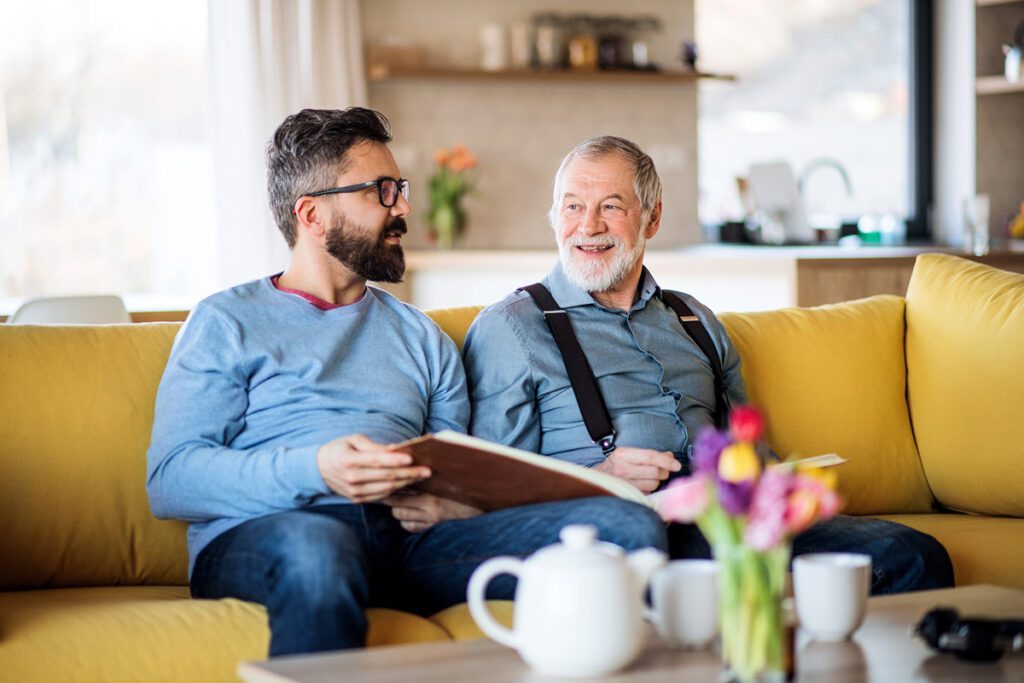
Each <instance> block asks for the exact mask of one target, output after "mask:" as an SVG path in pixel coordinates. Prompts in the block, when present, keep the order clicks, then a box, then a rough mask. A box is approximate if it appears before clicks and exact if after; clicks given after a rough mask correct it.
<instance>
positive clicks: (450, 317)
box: [425, 306, 484, 351]
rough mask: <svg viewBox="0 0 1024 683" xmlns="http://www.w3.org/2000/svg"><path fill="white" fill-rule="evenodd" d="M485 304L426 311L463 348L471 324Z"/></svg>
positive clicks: (460, 348)
mask: <svg viewBox="0 0 1024 683" xmlns="http://www.w3.org/2000/svg"><path fill="white" fill-rule="evenodd" d="M483 308H484V307H483V306H462V307H460V308H435V309H433V310H430V311H425V313H426V314H427V315H429V316H430V317H431V318H432V319H433V321H434V322H435V323H437V326H438V327H440V328H441V329H442V330H444V333H445V334H447V335H448V336H449V337H451V338H452V341H454V342H455V345H456V346H458V347H459V350H460V351H461V350H462V343H463V342H464V341H466V333H467V332H469V326H470V325H472V324H473V320H475V319H476V316H477V313H479V312H480V311H482V310H483Z"/></svg>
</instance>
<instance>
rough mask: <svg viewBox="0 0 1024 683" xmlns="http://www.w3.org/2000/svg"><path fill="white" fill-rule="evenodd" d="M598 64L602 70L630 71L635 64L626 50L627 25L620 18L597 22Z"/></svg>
mask: <svg viewBox="0 0 1024 683" xmlns="http://www.w3.org/2000/svg"><path fill="white" fill-rule="evenodd" d="M596 30H597V63H598V66H600V67H601V68H602V69H628V68H630V67H631V66H632V64H633V59H632V56H631V55H630V54H629V53H630V51H629V50H627V49H626V35H627V23H626V20H625V19H623V18H622V17H618V16H610V17H603V18H601V19H598V20H597V23H596Z"/></svg>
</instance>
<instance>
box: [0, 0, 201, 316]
mask: <svg viewBox="0 0 1024 683" xmlns="http://www.w3.org/2000/svg"><path fill="white" fill-rule="evenodd" d="M5 5H6V7H5V9H4V10H3V11H4V12H5V13H6V15H5V16H4V17H3V19H2V20H0V59H2V65H3V70H2V73H0V298H8V299H13V298H20V297H26V296H36V295H45V294H68V293H70V294H74V293H86V292H89V293H92V292H114V293H120V294H128V295H132V294H138V293H142V294H165V295H166V294H171V295H175V296H183V297H189V296H191V297H194V296H197V295H198V294H201V293H203V292H205V291H208V290H209V289H210V288H211V286H212V283H213V281H214V277H215V263H216V258H217V252H216V248H217V242H216V237H215V230H214V191H213V162H212V153H211V146H210V144H209V140H208V120H207V70H206V31H207V28H206V27H207V16H206V11H207V7H206V1H205V0H179V1H178V2H165V3H150V2H135V1H134V0H33V2H23V3H5Z"/></svg>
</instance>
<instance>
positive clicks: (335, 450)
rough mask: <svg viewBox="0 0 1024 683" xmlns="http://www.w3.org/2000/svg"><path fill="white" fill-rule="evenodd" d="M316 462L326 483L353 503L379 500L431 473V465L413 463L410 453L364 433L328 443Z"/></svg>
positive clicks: (318, 453) (317, 454)
mask: <svg viewBox="0 0 1024 683" xmlns="http://www.w3.org/2000/svg"><path fill="white" fill-rule="evenodd" d="M316 465H317V467H318V468H319V470H320V476H322V477H323V478H324V481H325V482H327V486H328V487H329V488H330V489H331V490H332V491H334V492H335V493H337V494H338V495H339V496H345V497H346V498H348V499H349V500H351V501H352V502H353V503H368V502H370V501H374V500H380V499H381V498H384V497H386V496H389V495H391V494H392V493H394V492H395V491H397V490H398V489H400V488H403V487H405V486H408V485H409V484H414V483H416V482H417V481H421V480H423V479H426V478H427V477H429V476H430V469H428V468H426V467H420V466H414V465H413V464H412V456H411V455H409V454H408V453H396V452H394V451H390V450H388V447H387V446H386V445H384V444H379V443H377V442H376V441H371V440H370V439H368V438H366V437H365V436H363V435H362V434H353V435H352V436H343V437H341V438H340V439H335V440H334V441H330V442H328V443H325V444H324V445H323V446H321V447H320V450H319V451H317V453H316Z"/></svg>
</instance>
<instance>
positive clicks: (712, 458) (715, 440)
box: [693, 427, 732, 478]
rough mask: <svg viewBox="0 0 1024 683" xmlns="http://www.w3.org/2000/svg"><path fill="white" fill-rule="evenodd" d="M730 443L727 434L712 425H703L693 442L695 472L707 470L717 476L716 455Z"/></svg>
mask: <svg viewBox="0 0 1024 683" xmlns="http://www.w3.org/2000/svg"><path fill="white" fill-rule="evenodd" d="M731 443H732V439H731V438H730V437H729V435H728V434H723V433H721V432H719V431H718V430H716V429H715V428H713V427H704V428H703V429H701V430H700V433H698V434H697V440H696V441H695V442H694V443H693V464H694V469H695V470H696V471H697V472H707V473H708V474H711V475H712V476H715V477H716V478H717V476H718V474H717V473H718V457H719V456H720V455H721V454H722V450H723V449H725V447H726V446H728V445H729V444H731Z"/></svg>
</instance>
